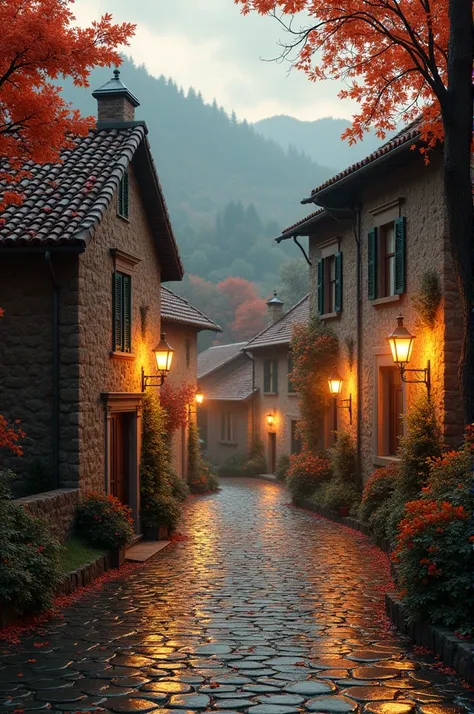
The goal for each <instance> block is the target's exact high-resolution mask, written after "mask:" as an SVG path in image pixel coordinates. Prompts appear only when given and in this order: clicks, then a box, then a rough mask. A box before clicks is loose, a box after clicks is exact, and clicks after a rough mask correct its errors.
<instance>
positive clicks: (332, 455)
mask: <svg viewBox="0 0 474 714" xmlns="http://www.w3.org/2000/svg"><path fill="white" fill-rule="evenodd" d="M329 459H330V462H331V469H332V473H333V475H334V478H335V479H337V480H338V481H347V482H354V479H355V473H356V448H355V444H354V439H353V438H352V436H351V435H350V434H349V433H348V432H346V431H338V432H337V439H336V443H335V444H334V446H333V447H332V449H330V450H329Z"/></svg>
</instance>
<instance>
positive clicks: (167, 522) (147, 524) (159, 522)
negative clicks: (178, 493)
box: [141, 489, 181, 540]
mask: <svg viewBox="0 0 474 714" xmlns="http://www.w3.org/2000/svg"><path fill="white" fill-rule="evenodd" d="M180 517H181V506H180V504H179V501H178V500H177V499H176V498H174V497H173V495H172V494H171V491H169V490H168V489H163V490H160V491H157V492H156V493H152V494H147V496H146V499H144V502H143V503H142V513H141V522H142V528H143V536H144V538H145V540H165V539H166V538H168V536H169V535H170V534H171V533H173V531H175V530H176V526H177V525H178V522H179V519H180Z"/></svg>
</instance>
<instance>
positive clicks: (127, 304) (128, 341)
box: [122, 275, 132, 352]
mask: <svg viewBox="0 0 474 714" xmlns="http://www.w3.org/2000/svg"><path fill="white" fill-rule="evenodd" d="M122 281H123V351H124V352H131V351H132V278H131V277H130V275H124V276H123V277H122Z"/></svg>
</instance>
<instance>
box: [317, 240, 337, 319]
mask: <svg viewBox="0 0 474 714" xmlns="http://www.w3.org/2000/svg"><path fill="white" fill-rule="evenodd" d="M341 310H342V253H341V252H340V251H337V252H335V253H333V254H332V255H328V256H326V257H325V258H321V260H320V261H319V263H318V312H319V314H320V315H331V314H333V313H337V312H341Z"/></svg>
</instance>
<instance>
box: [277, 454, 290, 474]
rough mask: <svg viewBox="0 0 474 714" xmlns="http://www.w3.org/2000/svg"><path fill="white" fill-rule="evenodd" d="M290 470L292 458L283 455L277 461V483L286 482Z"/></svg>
mask: <svg viewBox="0 0 474 714" xmlns="http://www.w3.org/2000/svg"><path fill="white" fill-rule="evenodd" d="M289 468H290V457H289V456H288V455H287V454H282V455H281V456H280V458H279V459H278V461H277V465H276V477H277V481H284V480H285V479H286V474H287V472H288V469H289Z"/></svg>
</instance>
